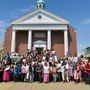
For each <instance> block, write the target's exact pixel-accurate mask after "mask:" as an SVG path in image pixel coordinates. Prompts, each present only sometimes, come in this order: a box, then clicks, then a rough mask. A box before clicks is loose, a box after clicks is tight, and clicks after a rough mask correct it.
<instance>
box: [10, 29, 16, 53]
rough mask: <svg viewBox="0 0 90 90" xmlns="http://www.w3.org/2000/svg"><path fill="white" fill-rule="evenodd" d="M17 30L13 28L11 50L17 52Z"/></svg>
mask: <svg viewBox="0 0 90 90" xmlns="http://www.w3.org/2000/svg"><path fill="white" fill-rule="evenodd" d="M15 44H16V31H15V30H13V31H12V42H11V52H15V48H16V45H15Z"/></svg>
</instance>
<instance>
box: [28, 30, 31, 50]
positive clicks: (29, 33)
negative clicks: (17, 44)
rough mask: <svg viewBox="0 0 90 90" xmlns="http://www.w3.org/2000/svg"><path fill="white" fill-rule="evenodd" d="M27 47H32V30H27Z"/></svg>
mask: <svg viewBox="0 0 90 90" xmlns="http://www.w3.org/2000/svg"><path fill="white" fill-rule="evenodd" d="M28 49H30V50H31V49H32V30H29V31H28Z"/></svg>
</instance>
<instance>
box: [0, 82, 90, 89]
mask: <svg viewBox="0 0 90 90" xmlns="http://www.w3.org/2000/svg"><path fill="white" fill-rule="evenodd" d="M0 90H90V86H89V85H85V84H77V85H76V84H74V83H50V84H44V83H42V84H40V83H21V82H20V83H14V82H10V83H0Z"/></svg>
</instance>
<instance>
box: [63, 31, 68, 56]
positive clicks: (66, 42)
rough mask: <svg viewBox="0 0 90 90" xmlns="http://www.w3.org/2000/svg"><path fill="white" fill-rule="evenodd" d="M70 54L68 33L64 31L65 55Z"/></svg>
mask: <svg viewBox="0 0 90 90" xmlns="http://www.w3.org/2000/svg"><path fill="white" fill-rule="evenodd" d="M67 53H68V31H67V30H64V54H65V56H66V55H67Z"/></svg>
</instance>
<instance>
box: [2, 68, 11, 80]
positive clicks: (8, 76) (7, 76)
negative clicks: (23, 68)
mask: <svg viewBox="0 0 90 90" xmlns="http://www.w3.org/2000/svg"><path fill="white" fill-rule="evenodd" d="M3 81H6V82H8V81H10V71H9V68H6V69H4V73H3Z"/></svg>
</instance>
